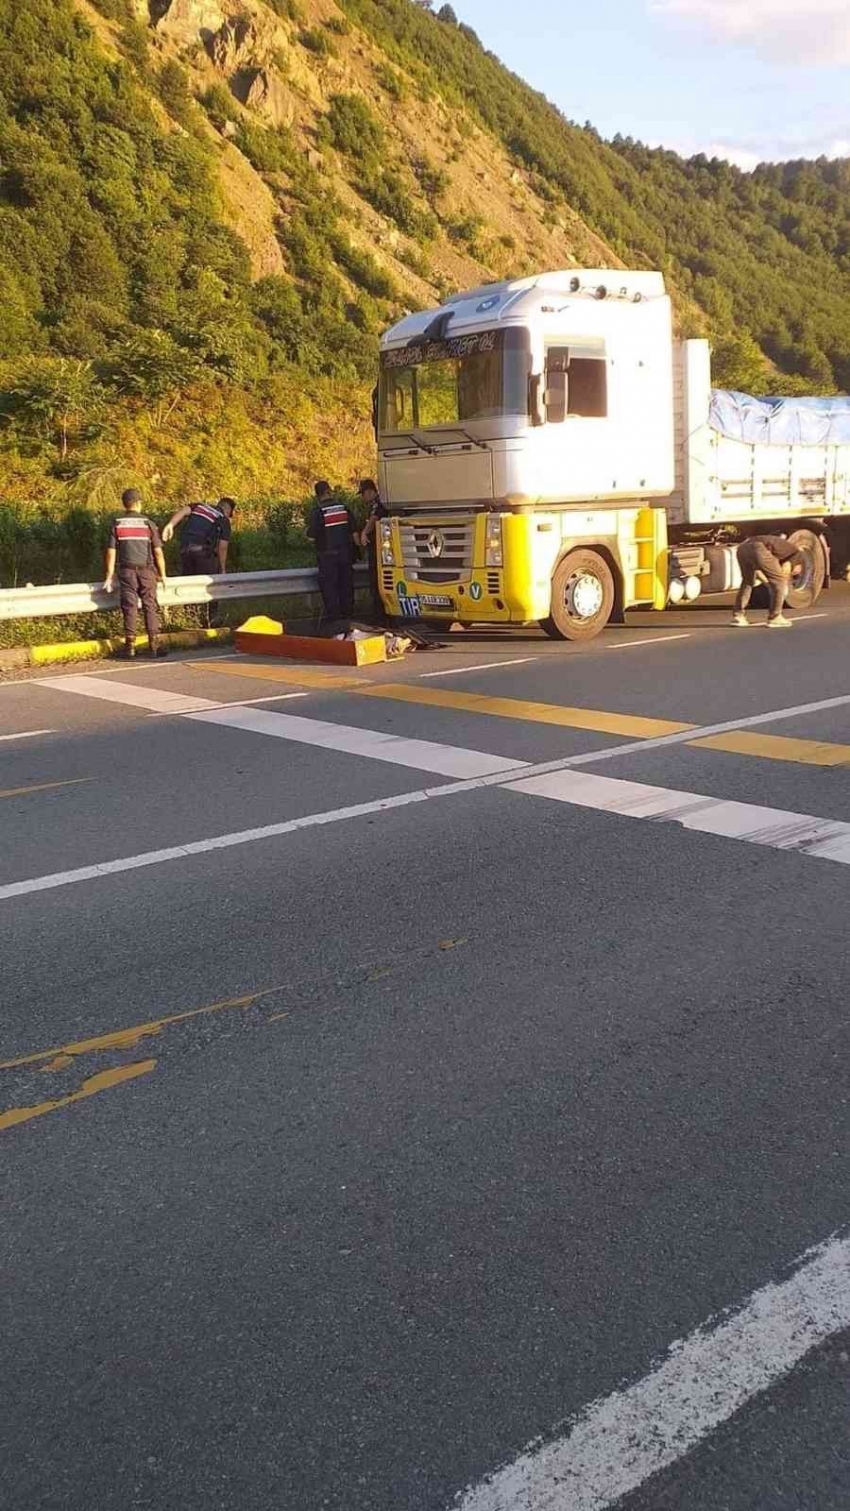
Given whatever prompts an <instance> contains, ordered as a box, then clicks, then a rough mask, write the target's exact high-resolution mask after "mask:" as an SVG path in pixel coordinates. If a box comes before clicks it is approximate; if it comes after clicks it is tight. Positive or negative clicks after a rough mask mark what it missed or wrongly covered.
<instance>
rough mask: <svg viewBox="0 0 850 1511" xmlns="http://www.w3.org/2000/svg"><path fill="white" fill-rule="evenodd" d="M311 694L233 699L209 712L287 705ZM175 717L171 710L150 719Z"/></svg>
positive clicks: (213, 704)
mask: <svg viewBox="0 0 850 1511" xmlns="http://www.w3.org/2000/svg"><path fill="white" fill-rule="evenodd" d="M309 697H310V693H269V695H268V697H267V698H233V699H231V701H230V702H229V703H211V704H210V707H209V712H210V713H212V711H213V709H217V708H250V707H252V706H253V704H255V703H286V702H287V701H288V699H290V698H309ZM171 717H173V716H172V714H171V713H170V711H169V710H166V711H165V712H164V713H155V714H148V718H149V719H169V718H171Z"/></svg>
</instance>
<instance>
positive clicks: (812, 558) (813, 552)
mask: <svg viewBox="0 0 850 1511" xmlns="http://www.w3.org/2000/svg"><path fill="white" fill-rule="evenodd" d="M788 539H789V541H790V542H791V543H792V545H795V546H796V547H797V550H798V551H802V553H803V555H804V557H805V558H806V570H805V572H804V573H803V576H802V578H798V579H797V581H796V582H795V583H794V585H793V586H792V587H791V588H790V589H789V592H788V604H789V606H790V607H791V608H792V609H810V608H812V606H813V605H814V604H816V603H817V601H818V599H819V597H820V595H821V591H822V589H823V585H824V581H825V580H826V557H825V556H824V552H823V546H822V545H821V543H820V538H819V536H817V535H816V534H815V532H814V530H795V531H794V532H793V534H792V535H789V537H788Z"/></svg>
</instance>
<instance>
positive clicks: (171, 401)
mask: <svg viewBox="0 0 850 1511" xmlns="http://www.w3.org/2000/svg"><path fill="white" fill-rule="evenodd" d="M202 368H203V363H202V361H201V358H200V357H199V356H198V355H197V353H195V352H193V351H187V350H186V348H185V347H184V346H179V345H178V344H177V342H176V341H175V340H174V338H173V337H172V336H169V334H168V332H167V331H158V330H148V331H137V332H136V334H135V335H133V336H131V337H130V338H129V340H127V341H125V342H124V343H123V344H122V345H121V346H120V347H119V349H118V351H117V352H116V354H115V356H114V357H113V358H112V360H111V361H110V363H109V364H108V369H107V372H108V378H109V383H110V386H111V387H112V388H113V389H114V390H115V391H116V392H117V393H119V394H122V395H124V396H129V397H133V398H136V399H141V400H142V401H143V402H144V403H145V404H146V405H147V406H148V407H149V408H150V410H151V413H152V415H153V419H154V424H155V425H156V426H157V428H161V427H162V426H163V425H164V424H165V423H166V421H167V420H168V419H169V418H170V417H171V415H172V414H173V413H174V411H175V409H176V408H177V405H178V404H179V403H180V400H181V398H182V397H183V396H184V394H185V393H187V391H188V390H189V389H190V388H191V387H192V384H193V383H196V382H197V381H198V378H199V376H200V374H201V371H202Z"/></svg>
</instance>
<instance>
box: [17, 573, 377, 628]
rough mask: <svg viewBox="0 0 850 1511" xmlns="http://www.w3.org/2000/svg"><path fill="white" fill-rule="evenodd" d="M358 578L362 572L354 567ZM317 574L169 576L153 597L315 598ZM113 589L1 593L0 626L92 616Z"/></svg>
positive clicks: (113, 596)
mask: <svg viewBox="0 0 850 1511" xmlns="http://www.w3.org/2000/svg"><path fill="white" fill-rule="evenodd" d="M354 571H355V574H356V575H357V577H358V578H361V577H362V576H365V573H366V568H365V567H363V566H359V567H355V569H354ZM318 591H319V574H318V572H317V571H316V569H315V567H296V568H295V569H294V570H293V569H290V570H288V571H282V572H226V573H223V574H222V575H221V576H218V577H169V578H168V580H167V582H165V583H160V585H159V587H158V590H157V597H158V599H159V603H160V606H161V607H162V608H164V609H176V608H180V607H182V606H183V605H184V604H192V603H221V602H224V601H227V600H229V599H234V598H274V597H286V596H287V595H289V596H295V595H296V594H299V593H317V592H318ZM118 606H119V600H118V590H117V588H116V589H115V590H114V591H113V592H112V593H104V591H103V586H102V584H100V583H96V582H63V583H53V584H49V585H48V586H47V587H43V588H33V587H28V588H2V589H0V623H2V622H3V620H8V619H35V618H42V617H47V616H49V615H51V614H91V613H93V612H95V611H96V610H98V609H117V608H118Z"/></svg>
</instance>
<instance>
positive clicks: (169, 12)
mask: <svg viewBox="0 0 850 1511" xmlns="http://www.w3.org/2000/svg"><path fill="white" fill-rule="evenodd" d="M149 4H150V18H151V22H152V23H153V25H154V27H155V28H156V30H157V31H158V32H160V33H161V34H162V35H163V36H164V37H168V38H170V40H171V41H172V42H176V43H177V44H178V46H180V47H187V46H189V44H190V43H192V42H196V41H197V39H198V38H199V37H201V38H203V39H204V41H206V39H207V38H208V37H211V36H213V35H214V33H215V32H217V31H219V30H220V28H221V27H222V26H223V25H224V20H225V12H224V10H223V9H222V6H221V5H220V4H219V0H149Z"/></svg>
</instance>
